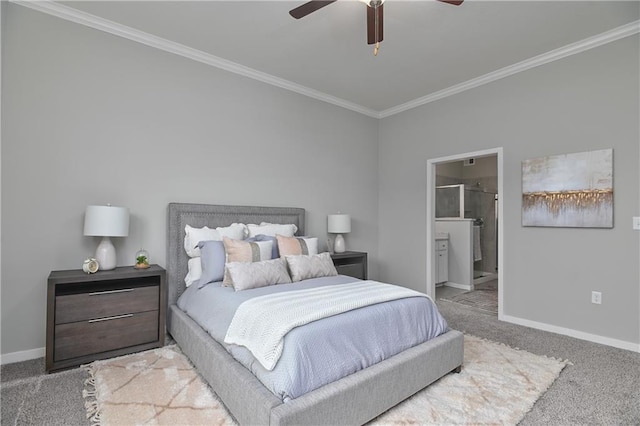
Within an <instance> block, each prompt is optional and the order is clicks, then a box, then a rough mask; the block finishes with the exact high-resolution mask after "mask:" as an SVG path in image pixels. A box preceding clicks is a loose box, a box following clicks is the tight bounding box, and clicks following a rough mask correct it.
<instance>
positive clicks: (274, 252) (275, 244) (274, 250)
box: [245, 234, 280, 259]
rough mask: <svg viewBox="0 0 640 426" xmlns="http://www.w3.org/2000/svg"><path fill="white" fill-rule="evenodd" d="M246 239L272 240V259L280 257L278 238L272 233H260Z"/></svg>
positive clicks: (251, 240)
mask: <svg viewBox="0 0 640 426" xmlns="http://www.w3.org/2000/svg"><path fill="white" fill-rule="evenodd" d="M245 241H249V242H254V241H272V242H273V245H272V246H271V259H277V258H279V257H280V252H279V251H278V240H277V239H276V237H272V236H270V235H264V234H258V235H256V236H255V237H251V238H247V239H246V240H245Z"/></svg>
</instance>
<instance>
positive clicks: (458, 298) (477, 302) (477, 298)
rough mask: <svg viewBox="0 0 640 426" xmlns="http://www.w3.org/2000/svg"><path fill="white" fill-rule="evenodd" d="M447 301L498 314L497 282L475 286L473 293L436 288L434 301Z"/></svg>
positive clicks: (448, 288)
mask: <svg viewBox="0 0 640 426" xmlns="http://www.w3.org/2000/svg"><path fill="white" fill-rule="evenodd" d="M439 299H442V300H448V301H450V302H455V303H460V304H462V305H467V306H473V307H475V308H478V309H482V310H485V311H489V312H492V313H494V314H496V315H497V314H498V280H491V281H488V282H486V283H482V284H477V285H475V289H474V290H473V291H465V290H460V289H456V288H452V287H447V286H443V287H438V288H436V300H439Z"/></svg>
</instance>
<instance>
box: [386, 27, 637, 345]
mask: <svg viewBox="0 0 640 426" xmlns="http://www.w3.org/2000/svg"><path fill="white" fill-rule="evenodd" d="M638 40H639V38H638V36H637V35H636V36H633V37H629V38H626V39H623V40H620V41H617V42H614V43H611V44H608V45H605V46H602V47H599V48H596V49H593V50H590V51H587V52H584V53H581V54H578V55H575V56H571V57H568V58H564V59H562V60H560V61H556V62H553V63H550V64H547V65H544V66H540V67H537V68H534V69H531V70H529V71H526V72H523V73H520V74H517V75H514V76H511V77H509V78H506V79H502V80H499V81H496V82H494V83H491V84H488V85H485V86H482V87H480V88H476V89H473V90H470V91H467V92H464V93H461V94H458V95H455V96H452V97H449V98H446V99H443V100H440V101H438V102H434V103H431V104H427V105H424V106H422V107H420V108H416V109H413V110H410V111H406V112H404V113H401V114H399V115H395V116H392V117H388V118H385V119H383V120H382V121H381V123H380V133H379V139H380V146H379V161H380V163H379V194H380V195H379V202H380V213H379V216H380V227H379V244H380V245H379V247H380V252H379V255H380V259H381V261H380V264H379V270H380V274H381V278H382V280H393V281H394V282H397V283H401V284H405V285H407V286H409V287H412V288H414V289H418V290H423V291H424V289H425V287H426V272H425V257H426V185H427V184H426V163H427V160H428V159H431V158H439V157H446V156H449V155H457V154H463V153H465V152H471V151H479V150H483V149H489V148H494V147H500V146H501V147H504V176H503V178H504V193H503V194H500V195H501V196H502V199H503V200H504V217H503V218H502V219H503V220H504V283H502V284H503V285H504V287H503V288H504V313H505V314H506V315H509V316H513V317H517V318H521V319H525V320H528V321H536V322H539V323H545V324H550V325H553V326H555V327H563V328H568V329H573V330H577V331H580V332H583V333H590V334H593V335H599V336H604V337H608V338H611V339H619V340H621V341H624V342H631V343H638V342H640V330H639V327H640V317H639V315H640V314H639V312H640V306H639V304H640V294H639V291H640V289H639V287H640V286H639V285H638V283H639V277H640V270H639V268H640V266H639V255H640V252H639V239H640V233H638V232H637V231H633V230H632V229H631V217H632V216H637V215H638V213H639V205H640V199H639V191H638V184H639V182H640V176H639V173H638V169H639V160H640V150H639V144H638V141H639V138H640V135H639V130H638V124H639V120H638V117H639V114H640V109H639V105H638V104H639V102H638V93H639V83H638V75H639V69H638V64H639V57H638V52H639V47H640V46H639V43H638ZM603 148H613V150H614V199H615V206H614V222H615V227H614V228H613V229H569V228H523V227H522V226H521V224H520V223H521V222H520V212H521V195H522V192H521V162H522V160H524V159H527V158H534V157H541V156H546V155H553V154H562V153H571V152H581V151H588V150H596V149H603ZM398 247H402V248H403V249H402V250H397V248H398ZM592 290H597V291H601V292H602V305H600V306H598V305H593V304H591V291H592Z"/></svg>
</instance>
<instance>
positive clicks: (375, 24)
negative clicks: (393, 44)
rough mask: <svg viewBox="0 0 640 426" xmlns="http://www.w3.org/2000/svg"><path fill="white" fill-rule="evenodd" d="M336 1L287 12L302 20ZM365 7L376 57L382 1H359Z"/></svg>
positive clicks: (458, 0)
mask: <svg viewBox="0 0 640 426" xmlns="http://www.w3.org/2000/svg"><path fill="white" fill-rule="evenodd" d="M336 1H337V0H312V1H309V2H306V3H304V4H302V5H300V6H298V7H296V8H295V9H292V10H290V11H289V15H291V16H293V17H294V18H296V19H300V18H304V17H305V16H307V15H309V14H310V13H313V12H315V11H316V10H318V9H321V8H323V7H325V6H328V5H330V4H331V3H335V2H336ZM360 1H361V2H363V3H365V4H366V5H367V44H375V47H374V49H373V54H374V55H376V56H377V55H378V48H379V47H380V42H381V41H382V38H383V31H382V27H383V25H382V24H383V19H384V18H383V12H384V5H383V3H384V0H360ZM437 1H440V2H442V3H449V4H452V5H454V6H460V5H461V4H462V2H463V1H464V0H437Z"/></svg>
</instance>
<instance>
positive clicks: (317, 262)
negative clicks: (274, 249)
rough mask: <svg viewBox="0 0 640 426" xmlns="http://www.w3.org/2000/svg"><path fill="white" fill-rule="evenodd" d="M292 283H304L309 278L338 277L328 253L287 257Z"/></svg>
mask: <svg viewBox="0 0 640 426" xmlns="http://www.w3.org/2000/svg"><path fill="white" fill-rule="evenodd" d="M285 259H286V260H287V264H288V265H289V271H290V272H291V281H293V282H296V281H302V280H307V279H309V278H320V277H333V276H335V275H338V271H336V267H335V266H334V265H333V260H332V259H331V255H330V254H329V253H328V252H325V253H320V254H312V255H300V256H285Z"/></svg>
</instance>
